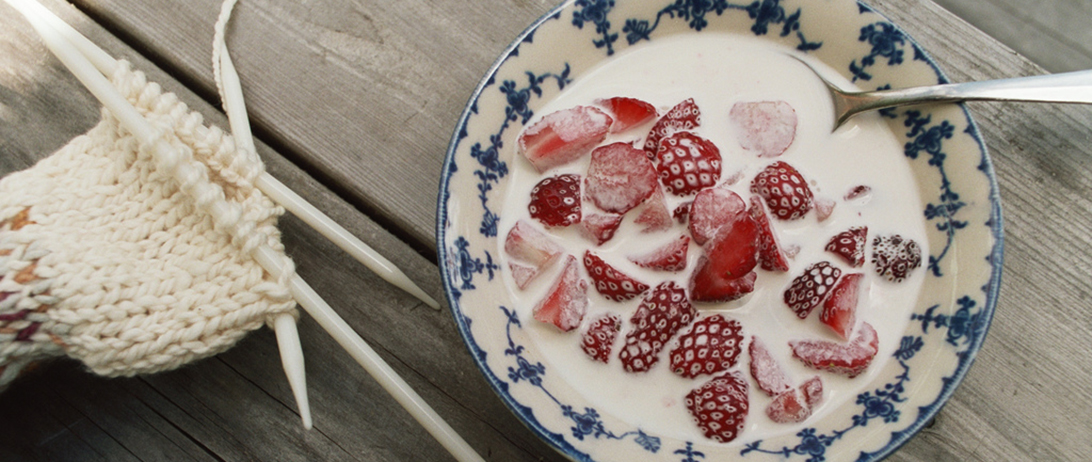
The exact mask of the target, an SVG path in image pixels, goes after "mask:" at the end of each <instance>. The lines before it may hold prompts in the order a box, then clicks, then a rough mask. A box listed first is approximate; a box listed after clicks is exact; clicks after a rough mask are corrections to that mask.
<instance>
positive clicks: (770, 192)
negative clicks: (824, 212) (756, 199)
mask: <svg viewBox="0 0 1092 462" xmlns="http://www.w3.org/2000/svg"><path fill="white" fill-rule="evenodd" d="M751 193H752V194H758V195H759V196H762V198H763V199H765V200H766V206H767V207H769V208H770V213H771V214H772V215H773V216H775V217H777V218H778V219H779V220H796V219H798V218H803V217H804V215H805V214H807V213H808V211H809V210H811V209H812V207H814V206H815V204H814V200H813V198H812V192H811V187H809V186H808V182H807V181H806V180H804V177H803V176H802V175H800V172H799V171H797V170H796V168H795V167H793V166H792V165H789V164H787V163H785V162H781V161H778V162H774V163H772V164H770V165H768V166H766V168H765V169H763V170H762V171H761V172H758V175H755V177H754V179H753V180H751ZM832 210H833V208H832Z"/></svg>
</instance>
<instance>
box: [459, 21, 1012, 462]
mask: <svg viewBox="0 0 1092 462" xmlns="http://www.w3.org/2000/svg"><path fill="white" fill-rule="evenodd" d="M717 32H727V33H734V34H740V35H743V36H748V37H755V38H758V39H761V40H768V41H770V42H773V43H775V44H778V45H779V46H788V47H791V48H795V49H797V50H799V51H801V52H804V53H807V54H808V55H810V56H812V57H813V58H815V59H817V60H819V61H822V62H823V63H825V64H826V65H828V66H830V67H831V68H833V69H835V70H836V71H838V72H840V73H841V74H842V75H843V76H844V77H845V78H847V79H849V80H851V81H853V82H855V83H856V84H857V85H858V86H860V87H862V88H882V87H886V86H888V85H890V86H891V87H894V88H898V87H907V86H915V85H929V84H936V83H938V82H940V83H943V82H946V81H947V79H946V78H945V77H944V75H943V74H942V73H941V71H940V70H939V69H938V68H937V66H936V64H935V63H934V62H933V61H932V60H931V59H930V58H929V56H928V55H927V54H926V53H925V51H924V50H922V49H921V48H920V47H919V46H918V45H917V44H916V43H914V42H913V41H912V40H911V39H910V38H909V37H908V36H907V35H906V34H905V33H903V32H902V31H901V30H900V29H898V28H897V27H896V26H895V25H893V24H892V23H891V22H890V21H888V20H887V19H886V18H884V17H883V16H881V15H880V14H878V13H876V12H875V11H874V10H873V9H871V8H870V7H868V6H867V5H864V4H861V3H858V2H855V1H853V0H822V1H821V0H756V1H754V2H753V3H747V4H742V3H741V4H733V3H729V2H726V1H725V0H712V1H707V2H696V1H683V0H678V1H674V0H640V1H635V0H575V1H569V2H566V3H565V4H563V5H561V6H560V7H558V8H556V9H555V10H553V11H551V12H550V13H549V14H547V15H546V16H544V17H543V18H541V19H540V20H539V21H537V22H536V23H535V24H533V25H531V27H530V28H528V29H527V30H526V31H525V32H524V33H523V34H522V35H521V36H520V37H519V38H518V39H517V40H516V41H515V42H514V43H513V44H512V45H511V46H510V47H509V48H508V50H507V51H505V53H504V54H503V55H502V56H501V57H500V59H499V60H498V61H497V63H496V64H495V65H494V66H493V68H492V69H491V70H490V71H489V73H488V74H487V75H486V76H485V78H484V79H483V80H482V82H481V84H480V85H479V86H478V88H477V89H476V90H475V92H474V94H473V95H472V96H471V98H470V102H469V104H468V105H467V108H466V111H465V112H464V113H463V116H462V118H461V119H460V120H459V124H458V126H457V127H456V129H455V133H454V136H453V137H452V140H451V145H450V148H449V150H448V153H447V160H446V162H445V164H444V170H443V175H442V180H441V185H440V193H439V206H438V217H437V239H438V247H439V250H440V252H439V254H440V268H441V271H442V272H443V279H444V284H445V289H446V292H447V296H448V302H449V304H450V306H451V309H452V311H453V314H454V317H455V321H456V323H457V325H458V327H459V330H460V332H461V333H462V335H463V338H464V340H465V341H466V344H467V347H468V348H469V350H470V353H471V354H472V355H473V357H474V360H475V361H476V362H477V363H478V366H479V367H480V368H481V371H482V373H483V374H484V375H485V377H486V379H487V380H488V382H489V383H490V384H491V385H492V387H493V389H494V390H495V391H496V392H497V394H498V395H499V396H500V398H501V399H502V400H503V401H504V403H505V404H507V405H508V407H509V408H510V409H511V410H512V412H514V413H515V414H516V415H518V416H519V418H520V419H522V421H523V422H524V423H525V424H526V425H527V426H528V427H529V428H530V429H531V430H532V431H533V432H534V433H536V434H537V435H538V436H540V437H541V438H543V439H544V440H546V441H547V442H549V443H550V444H551V445H552V446H553V447H555V448H556V449H557V450H558V451H560V452H561V453H563V454H565V455H566V456H568V457H569V458H571V459H573V460H578V461H645V460H649V461H652V460H657V461H659V460H662V461H673V462H677V461H684V462H690V461H698V460H736V459H742V460H781V459H783V458H787V459H790V460H801V461H832V460H857V461H871V460H879V459H881V458H883V457H885V456H887V455H888V454H890V453H891V452H893V451H894V450H896V449H897V448H898V447H899V446H901V445H902V444H903V443H905V442H906V441H907V440H908V439H909V438H910V437H912V436H913V435H914V434H915V433H916V432H917V431H918V430H920V429H921V428H922V427H923V426H924V425H926V424H927V423H928V422H929V421H930V420H931V419H932V418H933V417H934V416H935V415H936V413H937V412H938V411H939V409H940V407H941V406H942V405H943V404H944V403H945V402H946V401H947V400H948V398H949V397H950V396H951V395H952V392H953V391H954V389H955V387H956V386H958V384H959V383H960V381H961V380H962V378H963V376H964V375H965V374H966V373H967V370H968V369H969V368H970V366H971V363H972V362H973V360H974V357H975V354H976V353H977V351H978V349H979V348H980V346H981V345H982V341H983V339H984V337H985V335H986V331H987V328H988V326H989V323H990V319H991V318H992V316H993V311H994V306H995V304H996V300H997V293H998V287H999V285H1000V277H1001V256H1002V231H1001V211H1000V201H999V198H998V193H997V184H996V181H995V178H994V173H993V169H992V167H991V164H990V160H989V157H988V155H987V153H986V147H985V145H984V144H983V142H982V139H981V137H980V135H979V133H978V130H977V128H976V127H975V125H974V122H973V121H972V120H971V117H970V115H969V114H968V113H967V111H966V110H965V109H964V107H963V106H961V105H938V106H928V107H916V108H911V109H897V110H889V111H886V112H885V113H884V114H883V117H884V118H885V119H886V120H887V123H888V124H889V126H890V127H891V130H892V131H893V132H894V134H895V136H896V138H897V139H898V141H899V142H900V143H901V144H902V145H903V146H904V154H905V158H904V159H901V160H899V161H905V162H908V163H909V164H910V169H911V170H912V172H913V174H914V176H915V178H916V181H917V183H918V187H919V191H920V195H921V201H922V203H923V204H925V205H924V210H923V211H922V214H921V220H922V221H923V223H924V225H925V229H926V234H927V236H926V238H927V241H928V243H927V246H926V248H927V249H928V251H929V255H928V256H927V257H926V259H925V260H926V261H924V262H923V270H924V272H925V273H926V276H925V281H924V283H923V285H922V289H921V291H920V294H919V296H918V300H917V303H916V305H915V308H914V309H913V310H912V311H913V312H912V314H910V319H909V320H908V322H907V326H908V327H907V328H906V331H905V332H904V333H903V334H902V338H901V341H900V342H899V343H898V347H897V348H896V349H895V351H894V353H893V357H891V358H889V359H888V360H886V361H883V362H882V363H881V364H882V366H880V367H881V369H880V370H879V372H878V373H873V374H869V375H868V376H867V380H870V382H869V383H868V384H867V385H866V386H865V387H864V388H863V390H865V391H863V392H861V393H859V394H858V395H857V397H856V399H849V400H847V401H845V402H844V404H842V405H841V406H840V407H839V408H838V409H835V410H834V411H833V412H828V413H825V414H824V415H823V416H822V417H821V418H819V419H817V420H815V421H810V420H809V421H808V422H807V423H806V425H805V426H804V427H803V428H800V429H797V430H796V431H793V432H788V433H786V434H782V435H778V436H775V437H769V438H766V439H763V440H755V439H748V437H747V434H746V433H744V434H743V435H742V436H741V437H740V438H739V439H737V440H736V441H733V442H732V443H729V444H719V443H715V442H713V441H711V440H708V439H704V438H682V439H680V438H678V437H675V436H671V435H663V434H656V432H654V431H646V430H645V429H642V428H638V427H635V426H634V425H632V424H629V423H627V422H626V421H624V420H622V419H620V418H618V417H616V416H614V415H611V414H610V413H609V412H604V411H601V407H600V406H598V405H597V403H595V402H589V400H588V399H587V398H586V397H585V396H584V395H582V394H581V393H579V392H577V391H575V390H574V388H573V387H572V386H571V385H570V384H568V383H566V382H565V380H564V379H563V378H562V377H561V376H560V374H557V373H555V371H553V370H552V369H551V367H549V366H548V362H546V361H544V360H543V356H542V354H541V353H540V352H539V351H537V350H536V348H537V346H536V343H534V342H533V341H532V340H531V339H530V338H529V335H530V333H529V329H528V328H527V327H528V326H527V325H526V324H527V323H526V322H525V321H526V320H525V319H521V317H520V316H519V315H517V310H516V308H515V302H514V301H513V300H512V297H511V293H510V291H509V290H508V289H507V288H506V287H505V283H504V282H503V278H502V275H501V273H500V272H501V271H502V269H501V268H502V266H503V264H502V262H501V260H502V259H501V255H500V254H501V251H502V248H503V235H504V233H503V230H500V229H498V223H499V221H500V219H501V217H500V213H501V210H502V207H501V204H502V203H503V201H504V192H505V190H506V188H507V187H508V182H509V181H510V179H511V175H510V173H511V172H510V169H511V168H512V165H513V163H514V162H517V161H522V160H520V159H517V158H516V157H515V156H516V153H515V148H514V147H515V145H516V138H517V136H518V134H519V132H520V131H521V129H522V128H523V125H524V124H526V123H528V122H529V121H531V120H532V118H533V116H534V114H535V113H536V111H537V110H538V109H539V108H541V107H542V106H543V105H544V104H546V103H547V102H548V101H549V100H550V99H551V98H552V97H555V96H556V95H557V94H558V93H559V92H560V91H561V90H562V89H563V87H564V86H565V85H566V84H568V83H571V82H574V81H578V80H579V79H580V78H581V75H582V74H583V73H585V72H587V71H588V70H589V69H590V68H592V67H594V66H596V65H597V64H599V63H601V62H603V61H604V60H608V59H611V58H612V56H614V55H615V54H616V53H619V52H622V51H624V50H626V49H628V48H629V47H636V46H641V45H642V44H645V43H649V42H654V41H656V40H657V39H660V38H663V37H667V36H670V35H674V34H709V33H717ZM753 393H754V391H752V394H753ZM754 412H755V410H752V413H754Z"/></svg>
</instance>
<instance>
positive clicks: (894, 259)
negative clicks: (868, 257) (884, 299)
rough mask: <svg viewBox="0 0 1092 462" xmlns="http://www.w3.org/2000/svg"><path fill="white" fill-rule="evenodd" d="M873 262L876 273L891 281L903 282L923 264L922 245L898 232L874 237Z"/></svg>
mask: <svg viewBox="0 0 1092 462" xmlns="http://www.w3.org/2000/svg"><path fill="white" fill-rule="evenodd" d="M872 263H874V264H875V265H876V273H877V274H879V275H880V276H883V277H885V278H887V280H888V281H891V282H902V280H903V279H906V276H908V275H909V274H910V272H911V271H913V270H914V269H916V268H917V267H919V266H921V247H918V243H917V242H914V240H913V239H907V238H905V237H902V236H900V235H898V234H893V235H891V236H876V238H875V239H872Z"/></svg>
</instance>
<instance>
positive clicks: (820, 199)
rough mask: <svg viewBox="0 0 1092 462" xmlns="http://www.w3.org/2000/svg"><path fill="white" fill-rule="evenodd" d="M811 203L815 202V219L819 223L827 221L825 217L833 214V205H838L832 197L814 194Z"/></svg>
mask: <svg viewBox="0 0 1092 462" xmlns="http://www.w3.org/2000/svg"><path fill="white" fill-rule="evenodd" d="M812 203H813V204H815V219H816V220H819V222H820V223H822V222H824V221H827V218H830V216H831V215H832V214H834V206H835V205H838V203H837V202H834V199H831V198H829V197H824V196H815V198H813V199H812Z"/></svg>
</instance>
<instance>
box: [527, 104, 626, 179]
mask: <svg viewBox="0 0 1092 462" xmlns="http://www.w3.org/2000/svg"><path fill="white" fill-rule="evenodd" d="M611 123H613V120H612V119H611V117H610V116H609V115H607V114H606V113H605V112H603V111H601V110H599V109H597V108H594V107H590V106H577V107H574V108H571V109H565V110H561V111H557V112H554V113H551V114H547V115H546V116H545V117H543V118H542V120H539V121H538V122H535V123H534V124H533V125H531V126H530V127H528V128H527V129H526V130H524V131H523V133H521V134H520V136H519V152H520V154H523V156H524V157H526V158H527V160H528V161H530V162H531V165H533V166H534V167H535V170H538V172H539V173H543V172H545V171H547V170H549V169H551V168H554V167H557V166H559V165H564V164H567V163H569V162H572V161H574V160H576V159H578V158H580V157H581V156H583V155H585V154H587V153H588V152H590V151H591V149H592V148H593V147H595V145H597V144H599V143H600V142H602V141H603V140H604V139H605V138H606V137H607V131H608V130H610V126H611Z"/></svg>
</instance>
